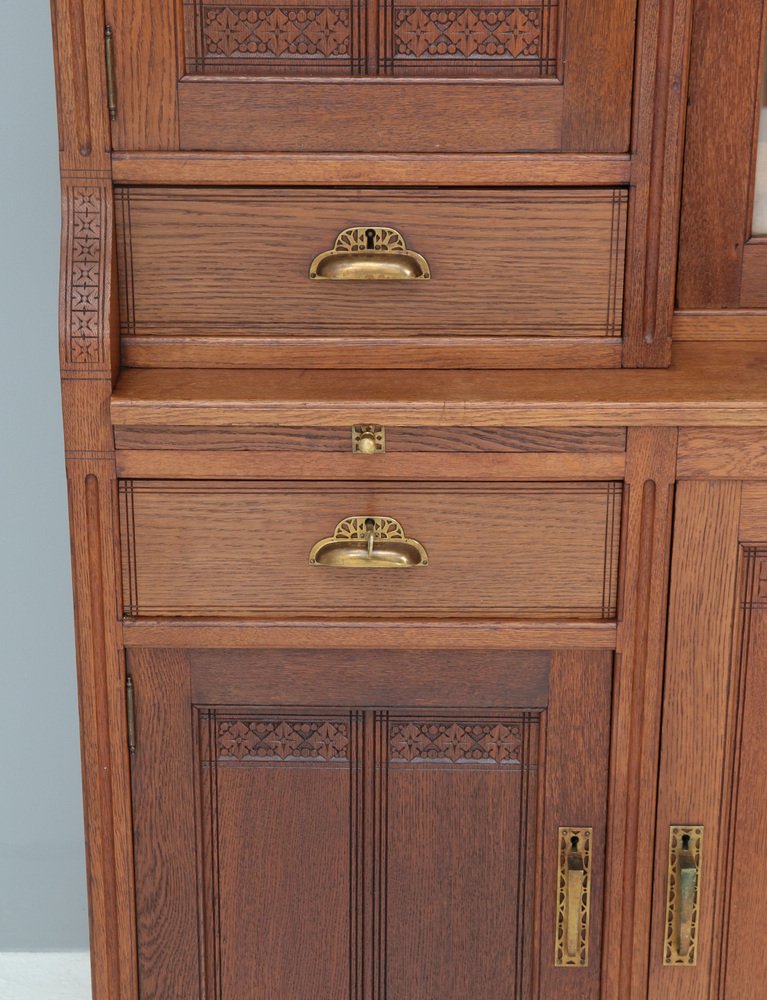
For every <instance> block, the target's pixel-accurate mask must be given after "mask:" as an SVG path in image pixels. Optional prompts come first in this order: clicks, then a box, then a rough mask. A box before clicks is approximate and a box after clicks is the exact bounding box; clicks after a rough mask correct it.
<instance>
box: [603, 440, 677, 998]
mask: <svg viewBox="0 0 767 1000" xmlns="http://www.w3.org/2000/svg"><path fill="white" fill-rule="evenodd" d="M676 441H677V432H676V430H675V429H673V428H661V429H658V430H649V429H630V430H629V433H628V447H627V453H626V486H625V492H626V496H625V504H626V506H625V510H624V533H623V540H622V545H623V553H624V556H623V572H622V581H621V606H620V610H619V624H618V635H617V647H616V659H615V682H614V683H615V688H614V699H613V706H614V707H613V728H612V733H613V736H612V744H613V745H612V756H611V766H610V775H611V786H610V802H611V810H610V812H611V817H610V838H609V843H608V852H607V879H606V885H607V891H606V894H605V899H606V916H605V938H606V940H612V941H613V942H614V944H613V946H612V947H611V948H609V949H607V950H606V952H605V955H604V960H603V969H602V973H603V990H604V995H605V996H610V997H620V998H621V1000H645V998H646V996H647V953H646V950H645V949H643V948H637V947H636V942H637V941H645V940H647V939H648V935H649V929H650V906H651V886H650V884H649V880H648V879H647V877H646V874H645V873H646V872H649V871H651V870H652V865H653V848H652V845H653V822H654V820H653V817H654V815H655V800H656V788H657V783H656V782H657V773H658V754H657V748H658V739H659V734H660V709H661V699H662V689H663V657H664V632H665V620H666V606H667V597H668V567H669V545H670V539H671V524H672V517H673V500H674V479H675V471H676Z"/></svg>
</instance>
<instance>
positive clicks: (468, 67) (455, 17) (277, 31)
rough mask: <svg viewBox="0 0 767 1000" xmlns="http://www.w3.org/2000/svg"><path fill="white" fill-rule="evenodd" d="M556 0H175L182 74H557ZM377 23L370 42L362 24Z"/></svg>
mask: <svg viewBox="0 0 767 1000" xmlns="http://www.w3.org/2000/svg"><path fill="white" fill-rule="evenodd" d="M559 9H560V7H559V3H558V2H557V0H530V2H528V3H510V2H506V3H497V2H492V0H478V2H475V3H473V4H471V5H470V6H467V5H466V4H464V3H458V2H457V0H447V2H445V0H442V2H441V3H432V2H429V0H425V2H424V0H410V2H408V0H404V2H402V0H380V2H379V3H377V4H376V3H373V4H368V3H365V2H363V0H341V2H339V0H335V2H333V0H319V2H315V3H307V2H306V0H292V2H290V0H289V2H283V3H281V4H279V5H278V6H275V5H274V4H273V3H272V4H255V3H249V2H230V3H226V4H222V3H210V2H207V0H185V3H184V15H185V36H186V71H187V73H189V74H193V75H209V76H221V75H227V74H230V75H233V76H276V75H286V76H318V75H327V76H333V75H335V76H339V75H351V76H359V75H365V76H376V75H386V76H442V77H474V76H481V77H486V76H494V77H506V78H514V77H517V78H547V77H548V78H552V77H556V75H557V72H558V63H559V60H558V51H559V49H558V46H559V35H560V29H559ZM371 21H372V22H373V23H375V24H376V25H377V28H378V44H377V45H376V44H375V42H374V41H372V40H371V36H370V32H369V23H370V22H371Z"/></svg>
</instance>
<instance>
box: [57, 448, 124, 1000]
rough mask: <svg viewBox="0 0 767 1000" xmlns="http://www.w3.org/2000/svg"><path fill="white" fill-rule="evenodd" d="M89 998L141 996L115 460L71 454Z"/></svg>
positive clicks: (117, 999) (105, 999)
mask: <svg viewBox="0 0 767 1000" xmlns="http://www.w3.org/2000/svg"><path fill="white" fill-rule="evenodd" d="M67 477H68V484H69V503H70V531H71V535H72V573H73V580H74V592H75V618H76V637H77V647H76V648H77V670H78V692H79V704H80V724H81V734H82V736H81V741H82V742H81V748H82V769H83V798H84V811H85V831H86V856H87V862H88V898H89V906H90V918H91V923H90V926H91V958H92V970H93V996H94V1000H137V997H138V987H137V983H136V980H135V973H134V967H135V966H134V946H135V911H134V902H133V888H132V886H133V854H132V851H133V835H132V827H131V801H130V774H129V767H128V752H127V746H128V742H127V732H126V724H125V700H124V691H125V687H124V679H125V668H124V662H123V657H122V654H121V652H120V647H121V645H122V643H121V636H120V631H119V626H118V623H117V615H116V606H115V600H116V595H117V594H118V593H119V575H118V572H117V552H116V547H115V546H116V538H117V537H118V535H117V521H116V501H117V496H116V488H115V474H114V465H113V462H110V459H109V457H108V456H107V455H105V456H104V457H103V459H102V460H98V459H94V458H92V457H89V458H79V459H74V458H70V459H69V460H68V462H67Z"/></svg>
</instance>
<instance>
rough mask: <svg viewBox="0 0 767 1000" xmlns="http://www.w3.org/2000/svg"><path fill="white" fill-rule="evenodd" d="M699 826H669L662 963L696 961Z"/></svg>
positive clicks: (700, 828) (701, 855) (687, 964)
mask: <svg viewBox="0 0 767 1000" xmlns="http://www.w3.org/2000/svg"><path fill="white" fill-rule="evenodd" d="M702 858H703V827H702V826H695V825H691V826H672V827H670V829H669V842H668V884H667V886H666V934H665V942H664V948H663V964H664V965H686V966H693V965H696V964H697V961H698V943H697V937H698V910H699V894H700V866H701V862H702Z"/></svg>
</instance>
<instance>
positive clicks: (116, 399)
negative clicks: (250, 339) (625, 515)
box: [111, 342, 767, 427]
mask: <svg viewBox="0 0 767 1000" xmlns="http://www.w3.org/2000/svg"><path fill="white" fill-rule="evenodd" d="M111 410H112V420H113V423H114V424H116V425H118V426H158V425H160V426H162V425H165V424H168V423H172V424H174V425H179V424H183V425H187V426H194V425H197V426H204V427H215V426H217V425H222V424H223V425H229V426H247V425H251V424H257V423H263V424H270V425H274V424H279V425H284V426H288V425H293V426H306V423H307V421H308V420H310V421H311V422H312V424H315V425H323V426H337V425H338V424H339V423H348V424H349V426H351V425H352V424H356V423H360V422H361V421H370V422H377V423H382V424H392V425H402V426H413V424H414V423H418V424H419V425H420V426H427V425H431V426H441V425H458V426H474V425H476V426H494V425H502V426H511V425H515V424H516V425H520V426H528V427H529V426H537V427H543V426H549V427H554V426H556V427H561V426H562V425H563V424H569V425H570V426H594V425H601V426H616V425H620V426H625V425H626V424H633V425H634V426H661V427H662V426H675V425H678V426H716V425H723V426H731V427H738V426H741V427H747V426H757V427H758V426H765V425H767V345H764V344H760V343H753V342H752V343H748V344H732V343H725V344H712V343H681V344H676V345H675V347H674V357H673V362H672V365H671V368H670V369H669V370H667V371H652V370H644V371H636V370H621V371H594V372H583V371H561V372H545V371H516V372H515V371H507V372H429V373H428V376H425V375H424V374H423V373H421V372H411V371H405V372H385V371H354V372H327V371H301V372H298V371H295V372H294V371H274V372H258V371H227V372H222V371H187V370H178V369H176V370H163V371H157V370H155V371H149V370H143V369H125V370H123V373H122V375H121V377H120V381H119V382H118V384H117V386H116V388H115V392H114V395H113V397H112V401H111Z"/></svg>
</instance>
